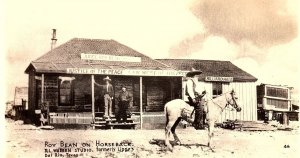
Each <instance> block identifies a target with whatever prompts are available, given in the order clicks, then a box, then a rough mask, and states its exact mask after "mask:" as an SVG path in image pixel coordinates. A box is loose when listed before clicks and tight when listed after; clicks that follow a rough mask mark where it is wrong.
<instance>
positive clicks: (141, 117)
mask: <svg viewBox="0 0 300 158" xmlns="http://www.w3.org/2000/svg"><path fill="white" fill-rule="evenodd" d="M140 126H141V129H143V78H142V77H140Z"/></svg>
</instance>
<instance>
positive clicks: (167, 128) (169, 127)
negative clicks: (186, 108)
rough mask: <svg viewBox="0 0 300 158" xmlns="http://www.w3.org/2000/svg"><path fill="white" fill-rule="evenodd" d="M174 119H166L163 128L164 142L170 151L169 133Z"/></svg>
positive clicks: (171, 148)
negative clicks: (164, 127)
mask: <svg viewBox="0 0 300 158" xmlns="http://www.w3.org/2000/svg"><path fill="white" fill-rule="evenodd" d="M174 123H175V121H168V122H167V125H166V129H165V135H166V140H165V144H166V146H167V147H168V149H170V150H171V151H172V150H173V147H172V145H171V144H170V134H171V128H172V126H173V125H174Z"/></svg>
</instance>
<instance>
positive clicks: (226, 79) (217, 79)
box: [205, 76, 233, 82]
mask: <svg viewBox="0 0 300 158" xmlns="http://www.w3.org/2000/svg"><path fill="white" fill-rule="evenodd" d="M205 81H212V82H233V77H215V76H206V77H205Z"/></svg>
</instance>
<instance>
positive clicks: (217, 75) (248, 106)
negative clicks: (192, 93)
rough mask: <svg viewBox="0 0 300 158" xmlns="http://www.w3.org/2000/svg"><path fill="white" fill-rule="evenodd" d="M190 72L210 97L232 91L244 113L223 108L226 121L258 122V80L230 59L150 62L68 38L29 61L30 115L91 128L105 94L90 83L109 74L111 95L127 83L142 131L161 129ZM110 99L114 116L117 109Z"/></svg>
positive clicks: (106, 44) (121, 49)
mask: <svg viewBox="0 0 300 158" xmlns="http://www.w3.org/2000/svg"><path fill="white" fill-rule="evenodd" d="M191 68H195V69H200V70H202V71H203V73H202V74H201V76H200V78H199V82H200V84H202V85H204V86H203V87H205V90H206V91H207V92H208V95H209V97H211V98H213V97H215V96H217V95H219V94H221V93H224V92H227V91H229V90H231V89H232V88H233V89H234V90H235V91H236V92H237V95H238V96H239V100H240V102H241V106H242V112H240V113H237V112H236V111H229V110H225V112H224V113H223V115H222V116H220V119H219V121H220V122H221V121H224V120H225V119H240V120H257V105H256V100H257V99H256V84H255V82H256V80H257V79H256V78H255V77H253V76H252V75H250V74H248V73H247V72H245V71H243V70H241V69H240V68H238V67H236V66H235V65H233V64H232V63H231V62H229V61H212V60H186V59H157V60H154V59H151V58H149V57H147V56H145V55H143V54H142V53H139V52H137V51H135V50H133V49H131V48H129V47H127V46H125V45H123V44H121V43H118V42H116V41H114V40H97V39H79V38H75V39H72V40H70V41H68V42H66V43H64V44H62V45H60V46H58V47H56V48H53V49H52V50H51V51H49V52H48V53H46V54H45V55H43V56H41V57H39V58H38V59H36V60H34V61H32V62H31V63H30V65H29V66H28V67H27V69H26V70H25V72H26V73H27V74H28V75H29V85H28V88H29V89H28V91H29V93H28V113H29V116H30V117H31V118H30V119H31V120H32V121H34V122H36V123H37V124H39V118H38V117H37V116H38V115H37V114H39V113H41V112H43V111H44V112H45V111H46V112H47V114H49V115H48V116H47V120H48V121H49V123H50V124H61V125H73V124H76V125H91V124H92V125H95V124H94V123H95V120H96V119H97V118H98V117H102V115H103V111H104V105H103V104H104V103H103V94H102V91H101V89H100V88H99V87H98V86H95V84H93V83H94V82H97V83H100V84H104V82H103V78H105V77H106V76H109V77H110V78H111V79H112V85H113V87H114V90H115V93H114V98H116V96H118V94H119V92H120V91H121V86H122V85H125V86H126V88H127V90H128V91H129V93H130V94H131V95H132V97H133V100H132V102H131V103H130V108H129V109H130V111H131V112H132V113H133V118H134V119H135V120H136V121H138V122H139V126H140V127H141V128H146V129H154V128H162V127H163V126H164V125H165V116H164V113H163V108H164V104H165V103H166V102H168V101H170V100H172V99H176V98H184V92H185V75H186V72H188V71H190V70H191ZM117 105H118V101H117V100H116V99H114V104H113V112H115V111H117V110H118V106H117Z"/></svg>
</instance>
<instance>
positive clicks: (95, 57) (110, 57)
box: [81, 53, 142, 62]
mask: <svg viewBox="0 0 300 158" xmlns="http://www.w3.org/2000/svg"><path fill="white" fill-rule="evenodd" d="M81 59H82V60H103V61H123V62H141V61H142V59H141V57H133V56H117V55H106V54H91V53H90V54H88V53H87V54H85V53H81Z"/></svg>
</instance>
